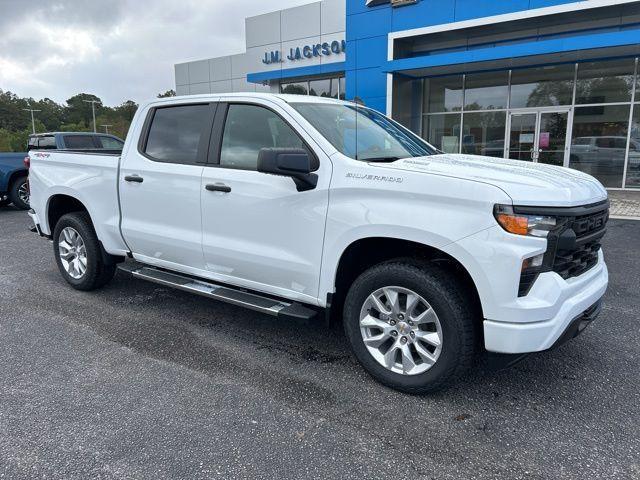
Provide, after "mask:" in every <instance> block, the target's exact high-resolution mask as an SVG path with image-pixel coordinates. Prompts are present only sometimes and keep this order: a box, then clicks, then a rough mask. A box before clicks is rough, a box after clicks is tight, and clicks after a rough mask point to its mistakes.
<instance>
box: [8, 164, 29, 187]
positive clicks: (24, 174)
mask: <svg viewBox="0 0 640 480" xmlns="http://www.w3.org/2000/svg"><path fill="white" fill-rule="evenodd" d="M28 176H29V170H27V169H26V168H20V169H18V170H14V171H13V172H11V174H10V175H9V178H8V179H7V190H11V186H12V185H13V182H15V181H16V180H18V179H19V178H20V177H28Z"/></svg>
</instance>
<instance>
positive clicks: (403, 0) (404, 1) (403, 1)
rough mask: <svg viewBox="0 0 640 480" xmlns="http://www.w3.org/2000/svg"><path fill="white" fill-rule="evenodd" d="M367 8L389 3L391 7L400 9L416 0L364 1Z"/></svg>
mask: <svg viewBox="0 0 640 480" xmlns="http://www.w3.org/2000/svg"><path fill="white" fill-rule="evenodd" d="M365 1H366V5H367V7H375V6H376V5H382V4H383V3H389V2H391V6H392V7H402V6H403V5H411V4H412V3H416V2H417V1H418V0H365Z"/></svg>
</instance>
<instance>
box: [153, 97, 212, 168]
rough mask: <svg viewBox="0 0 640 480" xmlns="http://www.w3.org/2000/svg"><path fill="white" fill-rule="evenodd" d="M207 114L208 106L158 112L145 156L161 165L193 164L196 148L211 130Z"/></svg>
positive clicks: (175, 108) (196, 152) (177, 108)
mask: <svg viewBox="0 0 640 480" xmlns="http://www.w3.org/2000/svg"><path fill="white" fill-rule="evenodd" d="M209 112H210V109H209V105H207V104H204V105H181V106H177V107H164V108H158V109H157V110H156V111H155V113H154V115H153V120H152V121H151V126H150V128H149V134H148V136H147V142H146V146H145V148H144V153H145V154H146V155H147V156H149V157H151V158H152V159H154V160H158V161H161V162H170V163H196V161H197V158H198V145H199V144H200V141H201V139H202V138H203V136H204V135H206V133H207V129H208V128H210V127H211V125H210V123H209V117H210V113H209Z"/></svg>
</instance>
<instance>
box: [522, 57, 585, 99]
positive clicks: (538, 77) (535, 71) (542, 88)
mask: <svg viewBox="0 0 640 480" xmlns="http://www.w3.org/2000/svg"><path fill="white" fill-rule="evenodd" d="M574 74H575V67H574V65H573V64H571V65H552V66H547V67H539V68H527V69H522V70H513V72H512V73H511V108H522V107H544V106H553V105H569V104H571V101H572V99H573V77H574Z"/></svg>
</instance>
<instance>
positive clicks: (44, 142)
mask: <svg viewBox="0 0 640 480" xmlns="http://www.w3.org/2000/svg"><path fill="white" fill-rule="evenodd" d="M34 140H36V141H37V142H38V145H37V147H35V148H40V149H44V150H53V149H55V148H56V138H55V137H54V136H48V137H40V138H37V139H34Z"/></svg>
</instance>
